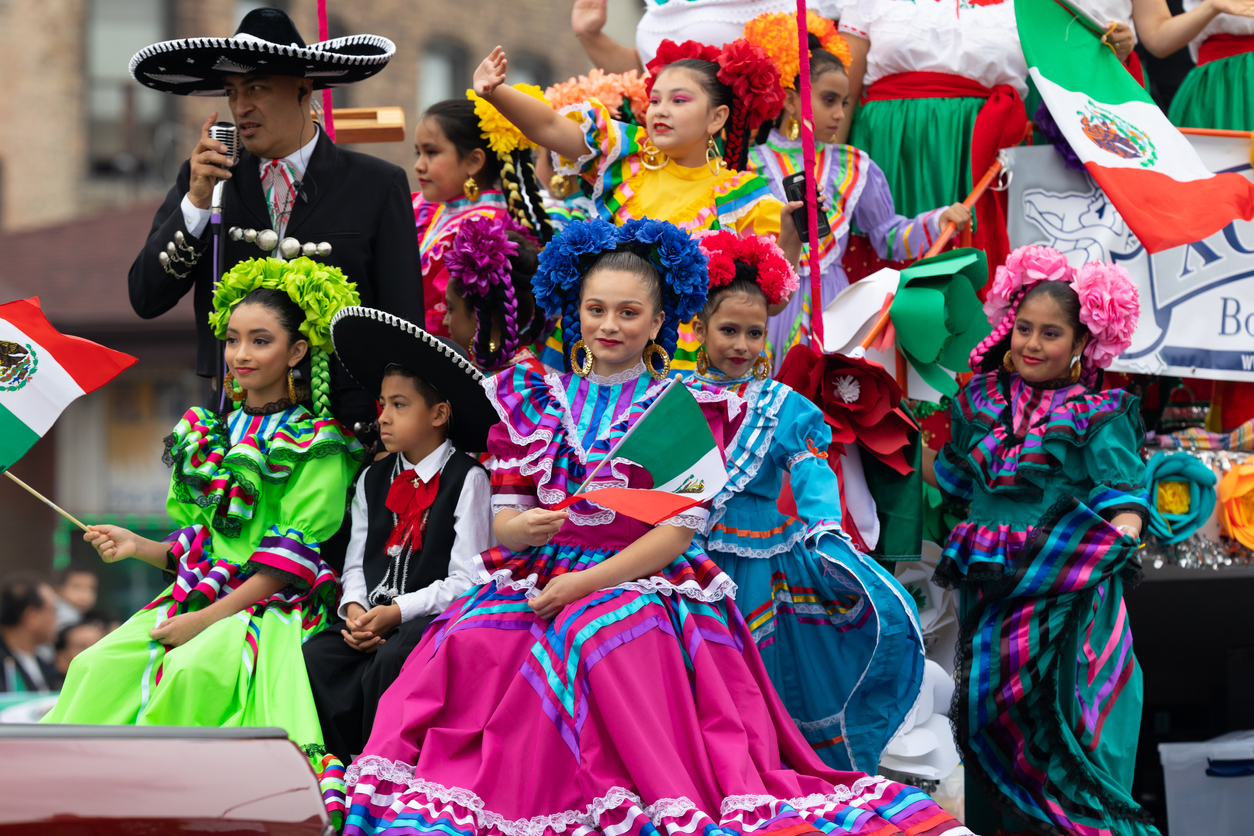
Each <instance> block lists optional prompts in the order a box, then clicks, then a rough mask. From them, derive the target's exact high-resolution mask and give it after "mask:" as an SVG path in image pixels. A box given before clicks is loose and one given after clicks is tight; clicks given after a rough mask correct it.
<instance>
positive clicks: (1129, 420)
mask: <svg viewBox="0 0 1254 836" xmlns="http://www.w3.org/2000/svg"><path fill="white" fill-rule="evenodd" d="M1144 437H1145V431H1144V429H1143V428H1142V426H1141V417H1140V413H1139V412H1137V411H1136V410H1135V408H1133V409H1130V410H1129V411H1127V412H1124V413H1123V414H1121V415H1119V416H1117V417H1115V418H1112V419H1111V420H1109V421H1106V422H1105V423H1104V424H1102V425H1101V426H1100V427H1098V428H1097V429H1096V430H1095V431H1093V433H1091V435H1090V437H1089V438H1088V439H1087V441H1086V443H1085V444H1084V446H1083V447H1080V448H1079V449H1078V451H1077V453H1078V455H1079V456H1080V458H1081V461H1082V462H1083V468H1084V472H1085V473H1086V474H1088V477H1089V479H1090V480H1091V481H1092V482H1093V489H1092V490H1091V491H1089V496H1088V506H1089V507H1090V508H1092V509H1093V510H1094V511H1095V512H1097V513H1098V514H1101V515H1102V516H1103V517H1105V518H1106V519H1108V520H1110V519H1114V518H1115V517H1116V516H1118V515H1119V514H1123V513H1134V514H1138V515H1140V517H1141V521H1142V523H1145V522H1147V521H1148V520H1149V503H1148V499H1147V494H1146V488H1145V462H1143V461H1142V460H1141V455H1140V449H1141V442H1142V440H1143V439H1144Z"/></svg>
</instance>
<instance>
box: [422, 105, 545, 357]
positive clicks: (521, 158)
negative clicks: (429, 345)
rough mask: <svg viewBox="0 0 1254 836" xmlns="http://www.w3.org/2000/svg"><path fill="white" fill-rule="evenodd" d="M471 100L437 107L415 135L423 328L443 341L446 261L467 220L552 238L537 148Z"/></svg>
mask: <svg viewBox="0 0 1254 836" xmlns="http://www.w3.org/2000/svg"><path fill="white" fill-rule="evenodd" d="M531 89H535V90H538V89H539V88H531ZM467 94H468V98H466V99H446V100H445V101H441V102H436V103H435V104H433V105H431V107H429V108H427V110H426V111H425V112H424V113H423V115H422V117H421V118H420V119H419V120H418V127H417V128H416V130H415V142H414V150H415V152H416V154H417V160H416V161H415V163H414V174H415V175H417V177H418V186H419V189H420V191H418V192H416V193H414V195H413V203H414V223H415V225H416V226H417V230H418V249H419V252H420V255H421V259H422V287H423V298H424V299H425V300H426V306H427V308H426V321H425V324H424V328H425V330H426V331H427V332H429V333H432V334H437V335H439V336H442V337H447V336H448V331H447V330H445V326H444V314H445V300H444V293H445V290H446V289H447V287H448V270H447V268H446V267H445V265H444V255H445V253H446V252H447V250H448V248H449V247H450V246H451V245H452V242H453V237H454V236H455V235H456V234H457V230H458V229H459V228H460V227H461V224H462V223H463V222H464V221H465V220H466V219H467V218H473V217H480V218H501V217H509V218H512V219H513V220H514V221H515V222H516V223H517V224H518V225H519V226H521V227H522V228H523V229H525V230H527V231H528V233H529V234H530V235H531V236H532V237H533V238H535V239H537V240H539V241H541V242H544V241H547V240H549V238H551V237H552V235H553V230H552V227H551V225H550V224H549V220H548V215H547V214H546V213H545V210H544V199H543V197H542V196H541V194H540V184H539V181H537V180H536V174H535V163H534V160H533V158H532V150H531V149H532V148H534V146H533V145H531V144H530V143H528V142H527V141H526V139H525V138H524V137H523V136H522V135H521V134H519V133H518V132H517V131H516V130H514V129H513V126H511V125H509V123H508V122H506V121H505V120H504V119H502V118H501V116H500V114H499V113H496V111H495V109H494V108H493V107H492V106H491V105H490V104H488V103H487V102H485V101H483V100H481V99H479V98H478V97H476V96H475V95H474V93H473V92H471V91H467Z"/></svg>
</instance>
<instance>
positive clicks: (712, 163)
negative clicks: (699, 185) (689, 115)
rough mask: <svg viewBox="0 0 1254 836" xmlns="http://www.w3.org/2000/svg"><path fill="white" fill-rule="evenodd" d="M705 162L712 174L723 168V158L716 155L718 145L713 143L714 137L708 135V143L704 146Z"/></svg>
mask: <svg viewBox="0 0 1254 836" xmlns="http://www.w3.org/2000/svg"><path fill="white" fill-rule="evenodd" d="M705 164H706V166H707V167H708V168H709V169H710V171H711V172H713V173H714V174H718V173H719V172H720V171H722V170H723V158H722V157H720V156H719V155H718V146H717V145H715V144H714V137H710V143H709V144H708V145H706V146H705Z"/></svg>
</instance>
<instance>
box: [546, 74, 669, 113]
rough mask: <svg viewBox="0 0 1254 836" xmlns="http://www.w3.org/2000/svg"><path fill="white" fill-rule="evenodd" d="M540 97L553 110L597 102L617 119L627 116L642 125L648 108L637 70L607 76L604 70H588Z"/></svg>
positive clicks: (647, 101) (553, 87)
mask: <svg viewBox="0 0 1254 836" xmlns="http://www.w3.org/2000/svg"><path fill="white" fill-rule="evenodd" d="M544 97H545V98H546V99H548V100H549V106H550V107H551V108H553V109H554V110H561V109H562V108H564V107H566V106H567V105H573V104H582V103H583V102H586V101H590V100H592V99H597V100H598V101H600V102H601V104H603V105H605V106H606V107H608V108H609V109H610V110H611V111H613V112H615V113H618V114H620V115H621V116H624V117H625V116H626V115H627V114H628V113H630V114H631V115H632V116H633V117H634V118H635V120H636V123H637V124H639V125H643V124H644V112H645V110H646V109H647V108H648V107H649V94H648V92H647V91H646V90H645V76H643V75H642V74H641V73H640V71H639V70H630V71H628V72H625V73H607V72H605V70H601V69H592V70H589V71H588V74H587V75H581V76H575V77H574V78H571V79H569V80H567V81H563V82H560V83H558V84H554V85H553V86H552V87H550V88H549V89H547V90H545V91H544Z"/></svg>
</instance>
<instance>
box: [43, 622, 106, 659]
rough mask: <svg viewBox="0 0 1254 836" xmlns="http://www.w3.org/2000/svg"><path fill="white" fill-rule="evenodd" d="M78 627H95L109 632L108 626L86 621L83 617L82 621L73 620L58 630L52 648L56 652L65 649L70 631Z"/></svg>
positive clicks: (68, 641)
mask: <svg viewBox="0 0 1254 836" xmlns="http://www.w3.org/2000/svg"><path fill="white" fill-rule="evenodd" d="M80 627H95V628H97V629H98V630H100V631H102V632H105V633H107V632H109V627H108V626H107V625H104V624H101V623H100V622H99V621H94V620H93V621H88V620H87V619H86V618H84V619H83V620H82V621H75V622H74V623H73V624H67V625H65V626H64V627H62V628H61V629H60V630H58V631H57V640H56V643H55V644H54V645H53V646H52V647H53V649H54V650H56V651H57V652H58V653H59V652H61V651H62V650H65V648H66V647H67V646H69V643H70V633H72V632H74V631H75V630H77V629H78V628H80Z"/></svg>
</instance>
